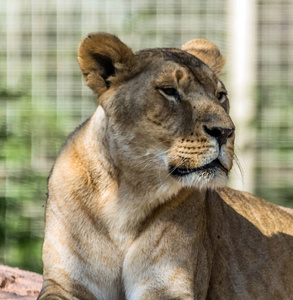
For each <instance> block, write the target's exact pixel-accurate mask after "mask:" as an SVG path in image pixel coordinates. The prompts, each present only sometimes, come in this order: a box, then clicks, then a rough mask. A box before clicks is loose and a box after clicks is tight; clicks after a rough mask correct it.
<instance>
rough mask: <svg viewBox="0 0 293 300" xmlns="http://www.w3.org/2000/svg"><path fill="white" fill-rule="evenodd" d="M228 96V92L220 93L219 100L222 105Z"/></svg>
mask: <svg viewBox="0 0 293 300" xmlns="http://www.w3.org/2000/svg"><path fill="white" fill-rule="evenodd" d="M226 96H227V93H226V92H219V93H218V94H217V98H218V100H219V101H220V103H223V102H224V101H225V100H226Z"/></svg>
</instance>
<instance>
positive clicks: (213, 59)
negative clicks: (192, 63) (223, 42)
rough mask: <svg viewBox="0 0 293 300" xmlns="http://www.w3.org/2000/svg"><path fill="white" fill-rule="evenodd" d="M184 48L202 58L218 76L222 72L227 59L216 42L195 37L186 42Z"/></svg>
mask: <svg viewBox="0 0 293 300" xmlns="http://www.w3.org/2000/svg"><path fill="white" fill-rule="evenodd" d="M182 50H185V51H187V52H188V53H190V54H192V55H194V56H196V57H198V58H199V59H201V60H202V61H203V62H204V63H205V64H207V65H208V66H209V67H210V68H211V69H212V70H213V71H214V72H215V74H216V75H217V76H219V75H220V74H221V70H222V68H223V66H224V65H225V61H226V60H225V58H224V57H223V56H222V55H221V53H220V50H219V48H218V47H217V46H216V45H215V44H213V43H211V42H210V41H207V40H204V39H195V40H191V41H189V42H187V43H186V44H184V45H183V46H182Z"/></svg>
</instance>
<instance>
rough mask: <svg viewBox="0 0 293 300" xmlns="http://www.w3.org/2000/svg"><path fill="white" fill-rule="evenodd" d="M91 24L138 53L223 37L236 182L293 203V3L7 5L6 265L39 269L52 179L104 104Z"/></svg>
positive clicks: (0, 104) (1, 41) (87, 0)
mask: <svg viewBox="0 0 293 300" xmlns="http://www.w3.org/2000/svg"><path fill="white" fill-rule="evenodd" d="M93 31H106V32H109V33H113V34H116V35H118V37H119V38H120V39H121V40H122V41H124V42H125V43H126V44H127V45H129V46H130V47H132V49H133V50H139V49H142V48H150V47H179V48H180V47H181V45H182V44H184V43H185V42H186V41H188V40H190V39H193V38H205V39H208V40H210V41H212V42H214V43H215V44H217V45H218V46H219V48H220V49H221V51H222V53H223V54H224V56H226V58H227V64H226V67H225V74H224V76H223V78H222V79H223V81H224V83H225V84H226V87H227V88H228V91H229V97H230V101H231V114H232V116H233V118H234V121H235V123H236V126H237V132H236V137H237V143H236V154H237V157H238V159H237V160H238V161H239V164H240V166H241V167H240V168H239V167H237V165H236V166H235V167H234V169H235V170H234V171H233V172H232V174H231V180H230V182H229V185H230V186H231V187H234V188H237V189H241V190H246V191H250V192H253V193H254V194H256V195H257V196H260V197H263V198H265V199H267V200H268V201H271V202H274V203H277V204H279V205H284V206H289V207H293V182H292V176H293V121H292V116H293V104H292V99H291V98H292V95H293V1H292V0H246V1H235V0H192V1H188V0H161V1H155V0H144V1H136V0H83V1H76V0H62V1H58V0H51V1H47V0H1V2H0V264H1V263H3V264H7V265H10V266H17V267H20V268H24V269H29V270H32V271H36V272H40V273H41V272H42V262H41V248H42V239H43V229H44V205H45V201H46V191H47V188H46V183H47V182H46V181H47V176H48V174H49V171H50V169H51V168H52V165H53V163H54V160H55V158H56V156H57V155H58V152H59V149H60V147H61V145H62V144H63V142H64V141H65V138H66V136H67V135H68V134H69V133H70V132H71V131H73V129H74V128H75V127H76V126H78V125H79V124H80V123H81V122H82V121H83V120H85V119H86V118H87V117H89V116H90V115H91V114H92V113H93V111H94V109H95V108H96V106H97V104H96V100H95V96H94V95H93V94H92V92H91V91H90V90H89V89H88V88H87V87H86V86H85V84H84V82H83V79H82V75H81V72H80V70H79V67H78V63H77V58H76V56H77V54H76V52H77V51H76V50H77V47H78V44H79V42H80V40H81V39H82V37H83V36H85V35H86V34H87V33H89V32H93ZM241 170H242V171H241ZM60 234H62V233H60Z"/></svg>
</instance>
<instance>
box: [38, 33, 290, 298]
mask: <svg viewBox="0 0 293 300" xmlns="http://www.w3.org/2000/svg"><path fill="white" fill-rule="evenodd" d="M78 62H79V66H80V69H81V71H82V74H83V77H84V79H85V82H86V84H87V85H88V86H89V87H90V88H91V89H92V91H93V92H94V93H95V94H96V95H97V98H98V102H99V106H98V108H97V110H96V111H95V112H94V113H93V115H92V116H91V117H90V118H89V119H88V120H87V121H85V122H84V123H83V124H82V125H81V126H79V127H78V128H77V129H76V130H75V131H74V132H73V133H72V134H71V135H70V136H69V137H68V139H67V141H66V143H65V145H64V146H63V148H62V150H61V152H60V154H59V156H58V158H57V160H56V163H55V164H54V167H53V169H52V172H51V174H50V177H49V179H48V195H49V196H48V200H47V203H46V228H45V240H44V246H43V265H44V273H43V277H44V283H43V288H42V291H41V293H40V295H39V297H38V299H39V300H52V299H55V300H61V299H63V300H71V299H76V300H77V299H79V300H97V299H104V300H154V299H158V300H162V299H180V300H194V299H198V300H205V299H292V295H293V285H292V282H293V253H292V249H293V213H292V211H291V210H290V209H285V208H282V207H279V206H276V205H274V204H271V203H268V202H266V201H265V200H263V199H259V198H257V197H255V196H253V195H251V194H248V193H245V192H240V191H235V190H233V189H229V188H226V187H224V186H225V184H226V182H227V179H228V174H229V171H230V170H231V168H232V163H233V158H234V140H235V126H234V123H233V121H232V119H231V117H230V115H229V108H230V104H229V99H228V96H227V94H228V93H227V90H226V88H225V85H224V84H223V82H222V81H221V80H220V78H219V76H220V74H221V69H222V67H223V65H224V62H225V59H224V58H223V57H222V55H221V53H220V51H219V49H218V47H217V46H216V45H214V44H213V43H211V42H209V41H206V40H202V39H196V40H192V41H189V42H187V43H186V44H185V45H184V46H183V47H182V49H175V48H156V49H145V50H141V51H138V52H136V53H134V52H133V51H132V50H131V49H130V48H129V47H128V46H127V45H125V44H124V43H123V42H121V41H120V40H119V39H118V38H117V37H116V36H113V35H110V34H107V33H91V34H89V35H88V36H87V37H86V38H85V39H83V40H82V41H81V43H80V45H79V49H78Z"/></svg>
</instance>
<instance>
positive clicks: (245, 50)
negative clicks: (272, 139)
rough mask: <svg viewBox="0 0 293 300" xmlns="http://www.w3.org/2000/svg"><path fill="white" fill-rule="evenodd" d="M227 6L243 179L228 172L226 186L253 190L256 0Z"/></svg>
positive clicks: (236, 0) (236, 1) (230, 1)
mask: <svg viewBox="0 0 293 300" xmlns="http://www.w3.org/2000/svg"><path fill="white" fill-rule="evenodd" d="M228 8H229V22H228V24H229V28H228V35H229V36H228V44H229V48H230V49H229V55H228V61H229V75H228V77H229V79H228V82H229V85H230V87H229V90H230V101H231V115H232V118H233V119H234V122H235V125H236V148H235V149H236V154H238V158H239V161H240V164H241V167H242V168H243V172H244V177H243V180H242V178H241V175H240V176H239V174H238V175H236V174H235V171H234V172H232V175H233V176H232V178H231V181H230V186H232V187H233V188H236V189H244V190H246V191H249V192H253V190H254V151H253V147H254V141H255V132H254V130H253V128H252V126H251V121H252V119H253V117H254V113H255V103H254V102H255V101H254V100H255V99H254V88H255V81H256V0H245V1H240V0H228ZM234 169H235V167H234ZM233 173H234V174H233Z"/></svg>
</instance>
